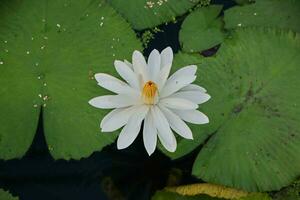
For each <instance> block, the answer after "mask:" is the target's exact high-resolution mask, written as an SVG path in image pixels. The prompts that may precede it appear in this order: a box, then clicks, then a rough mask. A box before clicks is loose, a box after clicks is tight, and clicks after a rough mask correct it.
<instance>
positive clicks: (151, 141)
mask: <svg viewBox="0 0 300 200" xmlns="http://www.w3.org/2000/svg"><path fill="white" fill-rule="evenodd" d="M143 141H144V146H145V148H146V151H147V153H148V154H149V156H150V155H151V154H152V153H153V152H154V151H155V148H156V143H157V130H156V128H155V126H154V124H153V119H152V115H151V114H150V113H148V114H147V115H146V117H145V121H144V130H143Z"/></svg>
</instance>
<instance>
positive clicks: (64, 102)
mask: <svg viewBox="0 0 300 200" xmlns="http://www.w3.org/2000/svg"><path fill="white" fill-rule="evenodd" d="M0 11H1V12H0V26H1V29H0V51H1V53H0V71H1V73H0V84H1V89H0V94H1V98H0V110H1V112H0V125H1V126H0V158H2V159H11V158H19V157H21V156H23V155H24V153H25V152H26V151H27V149H28V148H29V146H30V144H31V142H32V139H33V137H34V134H35V131H36V128H37V122H38V118H39V114H40V112H41V108H42V111H43V112H42V115H43V124H44V131H45V137H46V142H47V144H48V147H49V150H50V153H51V154H52V156H53V157H54V158H56V159H58V158H64V159H70V158H74V159H80V158H82V157H87V156H89V155H90V154H91V153H92V152H94V151H99V150H101V149H102V148H103V147H104V146H106V145H107V144H110V143H112V142H113V141H114V138H115V137H116V135H115V134H104V133H101V132H100V128H99V123H100V120H101V118H102V117H103V116H104V114H105V113H107V111H102V110H98V109H95V108H93V107H91V106H90V105H89V104H88V101H89V100H90V99H91V98H93V97H95V96H101V95H103V94H105V93H107V92H106V91H105V90H104V89H101V88H100V87H98V86H97V83H96V81H95V80H94V79H93V75H94V73H97V72H105V73H110V74H112V75H115V74H116V72H115V70H114V67H113V61H114V60H115V59H124V58H127V59H128V58H129V57H130V55H131V53H132V51H133V50H134V49H140V48H141V45H140V43H139V41H138V40H137V39H136V36H135V34H134V33H133V31H132V30H131V29H130V26H129V24H127V23H126V22H125V21H124V20H123V19H122V18H121V17H120V16H118V15H117V14H116V12H115V11H114V10H113V9H112V8H111V7H110V6H108V5H107V4H106V3H105V2H104V1H100V0H99V1H97V0H96V1H93V0H92V1H86V0H64V1H61V0H53V1H46V0H41V1H35V0H27V1H17V0H12V1H11V0H3V1H1V2H0Z"/></svg>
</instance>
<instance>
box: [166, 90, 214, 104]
mask: <svg viewBox="0 0 300 200" xmlns="http://www.w3.org/2000/svg"><path fill="white" fill-rule="evenodd" d="M169 97H170V98H173V97H175V98H183V99H187V100H189V101H192V102H194V103H196V104H201V103H204V102H206V101H208V100H209V99H210V96H209V95H208V94H207V93H203V92H200V91H179V92H176V93H174V94H172V95H170V96H169Z"/></svg>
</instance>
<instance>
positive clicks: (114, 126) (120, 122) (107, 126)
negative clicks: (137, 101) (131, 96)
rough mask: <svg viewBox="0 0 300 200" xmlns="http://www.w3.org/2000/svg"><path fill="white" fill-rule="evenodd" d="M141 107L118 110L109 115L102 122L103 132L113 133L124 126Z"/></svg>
mask: <svg viewBox="0 0 300 200" xmlns="http://www.w3.org/2000/svg"><path fill="white" fill-rule="evenodd" d="M138 108H139V106H131V107H128V108H117V109H114V110H113V111H111V112H110V113H108V114H107V115H106V116H105V117H104V118H103V119H102V121H101V124H100V127H101V131H102V132H113V131H115V130H118V129H119V128H121V127H122V126H124V125H125V124H126V123H127V122H128V120H129V118H130V117H131V116H132V115H133V114H134V113H135V112H137V110H138Z"/></svg>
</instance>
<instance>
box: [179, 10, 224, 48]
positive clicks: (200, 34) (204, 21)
mask: <svg viewBox="0 0 300 200" xmlns="http://www.w3.org/2000/svg"><path fill="white" fill-rule="evenodd" d="M221 10H222V6H220V5H211V6H209V7H203V8H199V9H198V10H196V11H194V12H192V13H191V14H190V15H189V16H188V17H187V18H186V19H185V20H184V22H183V24H182V26H181V30H180V33H179V41H180V43H181V46H182V49H183V51H185V52H199V51H203V50H206V49H210V48H212V47H214V46H216V45H218V44H220V43H221V42H222V41H223V40H224V33H223V32H222V20H221V18H218V15H219V14H220V12H221Z"/></svg>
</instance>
